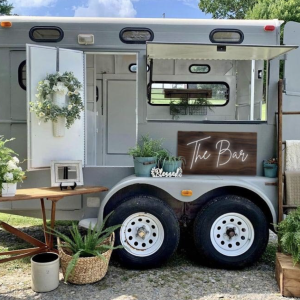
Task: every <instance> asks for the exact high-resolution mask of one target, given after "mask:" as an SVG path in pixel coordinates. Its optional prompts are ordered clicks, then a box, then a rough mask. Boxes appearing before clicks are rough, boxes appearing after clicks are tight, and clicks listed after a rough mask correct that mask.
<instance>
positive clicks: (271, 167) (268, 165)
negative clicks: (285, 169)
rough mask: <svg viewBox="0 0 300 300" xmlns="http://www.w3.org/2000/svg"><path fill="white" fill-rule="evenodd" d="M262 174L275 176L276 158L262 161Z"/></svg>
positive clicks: (270, 176)
mask: <svg viewBox="0 0 300 300" xmlns="http://www.w3.org/2000/svg"><path fill="white" fill-rule="evenodd" d="M263 167H264V176H265V177H269V178H275V177H277V169H278V161H277V158H270V159H268V160H264V161H263Z"/></svg>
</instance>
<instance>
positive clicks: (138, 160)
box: [128, 135, 163, 177]
mask: <svg viewBox="0 0 300 300" xmlns="http://www.w3.org/2000/svg"><path fill="white" fill-rule="evenodd" d="M162 141H163V140H162V139H158V140H154V139H152V138H150V137H149V135H145V136H142V137H141V139H140V141H139V143H138V144H137V145H136V147H134V148H130V149H129V151H128V154H130V155H131V156H132V157H133V161H134V169H135V174H136V176H138V177H150V176H151V169H152V168H154V167H156V163H157V157H158V156H159V155H160V153H161V151H162V150H163V148H162Z"/></svg>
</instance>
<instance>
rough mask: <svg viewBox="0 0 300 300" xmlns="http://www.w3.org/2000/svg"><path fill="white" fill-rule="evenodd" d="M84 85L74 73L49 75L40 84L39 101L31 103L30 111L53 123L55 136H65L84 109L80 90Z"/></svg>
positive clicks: (38, 89) (37, 96) (38, 90)
mask: <svg viewBox="0 0 300 300" xmlns="http://www.w3.org/2000/svg"><path fill="white" fill-rule="evenodd" d="M81 88H82V84H81V83H80V82H79V81H78V80H77V78H76V77H75V76H74V74H73V73H72V72H65V73H63V74H60V73H58V72H57V73H55V74H50V75H47V77H46V79H45V80H42V81H40V82H39V83H38V87H37V92H38V93H37V94H36V95H35V96H36V98H37V99H38V100H37V101H33V102H30V111H31V112H34V113H35V114H36V116H37V117H38V118H39V119H40V120H43V121H44V122H48V121H49V120H51V121H52V122H53V135H54V136H56V137H61V136H64V134H65V127H67V128H70V126H71V125H72V124H73V123H74V122H75V120H76V119H80V114H81V112H82V111H83V109H84V106H83V101H82V99H81V95H80V90H81Z"/></svg>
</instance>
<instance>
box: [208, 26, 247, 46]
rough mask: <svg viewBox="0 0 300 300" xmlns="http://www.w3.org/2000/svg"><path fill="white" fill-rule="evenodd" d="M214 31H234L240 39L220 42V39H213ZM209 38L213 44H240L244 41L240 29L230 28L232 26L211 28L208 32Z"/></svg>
mask: <svg viewBox="0 0 300 300" xmlns="http://www.w3.org/2000/svg"><path fill="white" fill-rule="evenodd" d="M216 32H236V33H238V34H239V35H240V40H239V41H238V42H234V41H233V42H229V41H224V42H222V41H221V42H220V41H215V40H214V37H213V36H214V34H215V33H216ZM209 40H210V41H211V42H212V43H213V44H242V42H243V41H244V33H243V32H242V31H241V30H240V29H232V28H216V29H213V30H212V31H211V32H210V34H209Z"/></svg>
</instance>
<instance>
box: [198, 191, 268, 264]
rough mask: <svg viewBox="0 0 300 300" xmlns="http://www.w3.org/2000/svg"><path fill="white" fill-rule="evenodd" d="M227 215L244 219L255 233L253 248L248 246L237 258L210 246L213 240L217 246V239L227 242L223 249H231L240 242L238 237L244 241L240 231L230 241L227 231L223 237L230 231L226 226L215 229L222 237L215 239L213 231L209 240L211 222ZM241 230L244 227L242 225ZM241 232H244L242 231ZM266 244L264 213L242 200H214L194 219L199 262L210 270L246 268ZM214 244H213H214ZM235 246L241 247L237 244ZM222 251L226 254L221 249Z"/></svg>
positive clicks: (232, 197)
mask: <svg viewBox="0 0 300 300" xmlns="http://www.w3.org/2000/svg"><path fill="white" fill-rule="evenodd" d="M227 213H236V214H240V215H243V216H244V217H246V218H247V219H248V220H249V221H250V223H251V224H252V226H253V229H254V240H253V243H252V245H251V246H250V243H249V249H248V250H246V249H247V248H246V247H245V248H244V250H245V252H244V253H241V254H240V255H236V256H229V255H224V253H221V252H220V251H218V250H217V248H216V247H215V246H214V245H213V242H212V239H215V241H217V242H219V240H218V238H219V236H220V238H221V242H219V243H224V241H222V239H224V240H225V239H227V240H226V242H225V246H226V247H232V244H233V243H235V241H236V240H235V239H238V238H239V235H240V238H242V237H243V236H241V235H243V233H242V232H241V231H239V233H240V234H237V235H236V236H233V237H232V238H229V237H228V235H226V233H227V231H226V233H225V234H224V233H223V232H224V230H228V228H230V230H231V227H230V226H229V227H225V226H226V225H223V227H220V226H218V227H214V228H217V230H220V233H221V234H220V235H219V234H217V235H216V236H215V231H213V237H212V238H211V229H212V226H213V224H214V222H215V221H216V220H217V219H218V218H219V217H221V216H223V215H225V214H227ZM233 220H234V219H233ZM230 221H231V220H230ZM240 227H243V226H242V225H241V226H240ZM240 227H234V230H236V231H238V230H239V228H240ZM225 228H226V229H225ZM236 228H238V229H236ZM242 230H244V229H243V228H242ZM229 233H230V232H229ZM233 234H234V233H233ZM244 239H245V237H244ZM268 240H269V229H268V223H267V220H266V217H265V215H264V213H263V212H262V211H261V209H260V208H259V207H258V206H257V205H255V204H254V203H253V202H251V201H250V200H248V199H246V198H243V197H238V196H233V195H229V196H221V197H217V198H215V199H213V200H211V201H209V203H207V204H206V205H205V206H204V207H203V208H202V209H201V211H200V212H199V213H198V215H197V217H196V219H195V223H194V242H195V246H196V249H197V251H198V253H199V254H200V256H201V261H202V262H205V263H206V264H208V265H210V266H213V267H218V268H227V269H239V268H243V267H245V266H248V265H250V264H252V263H254V262H256V261H257V260H258V259H259V257H260V256H261V255H262V254H263V252H264V251H265V248H266V246H267V244H268ZM237 241H238V240H237ZM217 242H215V244H216V243H217ZM236 244H237V245H240V244H239V243H238V242H237V243H236ZM225 246H223V247H224V248H225ZM234 246H235V245H234ZM217 247H218V246H217ZM219 249H220V248H219ZM221 251H227V250H226V249H224V250H221ZM227 253H229V252H227ZM231 253H232V255H235V254H234V253H233V252H231ZM236 253H238V252H236Z"/></svg>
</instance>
